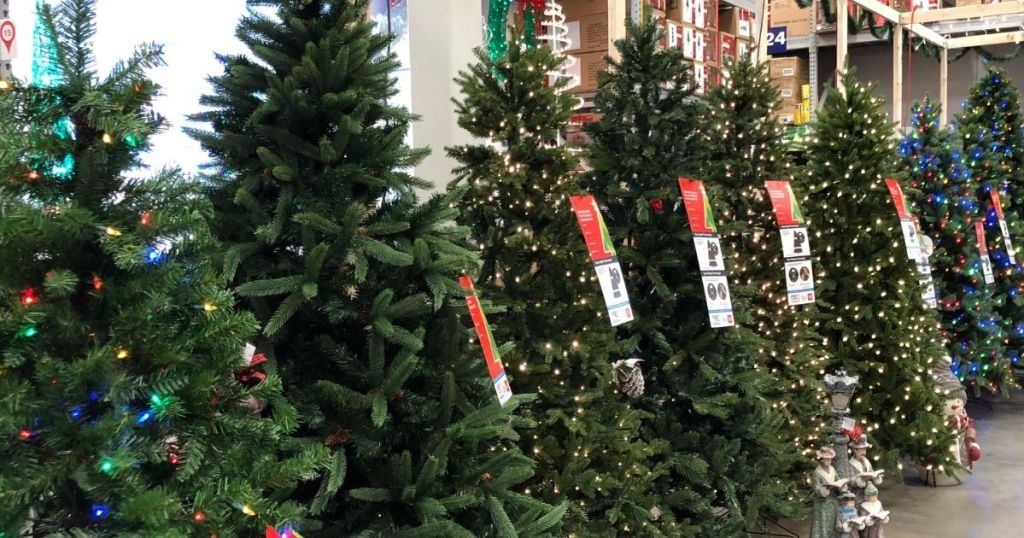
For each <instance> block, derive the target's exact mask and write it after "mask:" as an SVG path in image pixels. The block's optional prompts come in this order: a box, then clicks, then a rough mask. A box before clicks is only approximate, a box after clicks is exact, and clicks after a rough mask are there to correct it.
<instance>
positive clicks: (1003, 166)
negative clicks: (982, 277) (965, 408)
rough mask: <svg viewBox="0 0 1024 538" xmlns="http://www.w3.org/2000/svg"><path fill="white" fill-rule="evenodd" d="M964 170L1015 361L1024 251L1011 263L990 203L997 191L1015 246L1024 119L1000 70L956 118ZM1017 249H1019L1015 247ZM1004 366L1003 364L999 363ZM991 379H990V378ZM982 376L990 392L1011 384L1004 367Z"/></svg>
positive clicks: (1021, 328) (1023, 328) (1021, 345)
mask: <svg viewBox="0 0 1024 538" xmlns="http://www.w3.org/2000/svg"><path fill="white" fill-rule="evenodd" d="M957 127H958V130H959V133H960V138H961V140H962V142H963V155H964V158H965V159H966V161H967V167H968V168H969V169H970V170H971V173H972V174H973V176H974V180H975V182H976V183H977V188H976V192H975V196H976V200H977V202H978V203H979V204H981V207H982V211H984V218H985V230H986V232H987V233H986V238H987V240H988V246H989V251H990V253H991V257H992V266H993V270H994V272H995V279H996V290H997V295H998V296H999V298H1000V302H1001V305H1000V306H999V307H998V313H999V315H1000V316H1002V318H1003V325H1004V328H1005V331H1006V333H1007V335H1008V350H1009V352H1010V355H1011V356H1012V358H1013V359H1014V360H1017V359H1019V357H1020V354H1021V352H1022V351H1024V297H1022V296H1021V293H1022V292H1024V270H1022V265H1021V263H1022V257H1024V253H1016V252H1015V253H1014V254H1015V256H1014V258H1013V260H1012V261H1011V258H1010V256H1009V252H1008V251H1007V245H1006V242H1005V240H1004V237H1003V233H1002V232H1001V230H1000V225H999V218H998V215H997V211H996V208H995V206H994V203H993V196H992V194H993V193H997V194H998V196H999V199H1000V203H1001V204H1002V208H1003V210H1004V211H1003V213H1004V215H1005V220H1006V224H1007V228H1008V229H1007V230H1006V231H1007V232H1008V233H1009V235H1010V237H1011V242H1012V241H1017V243H1018V245H1019V244H1020V242H1021V241H1022V240H1024V239H1018V238H1024V220H1022V219H1024V202H1021V200H1022V197H1024V132H1022V129H1024V117H1022V116H1021V111H1020V97H1019V95H1018V93H1017V89H1016V88H1015V87H1014V86H1013V83H1012V82H1011V80H1010V77H1009V76H1008V75H1007V73H1006V72H1005V71H1003V70H1002V69H995V68H992V69H989V70H988V71H987V72H986V74H985V76H984V77H982V79H981V80H979V81H978V82H977V84H975V85H974V86H973V87H972V88H971V93H970V96H968V98H967V101H966V102H965V103H964V109H963V112H962V113H961V114H960V115H959V116H957ZM1017 249H1018V251H1019V246H1018V247H1017ZM1003 364H1005V363H1003ZM993 376H994V377H993ZM986 377H987V378H988V380H989V381H991V382H993V383H995V384H994V385H992V386H991V387H989V388H990V389H996V390H1003V391H1005V390H1006V389H1007V388H1008V386H1010V385H1011V383H1012V382H1013V378H1012V377H1008V376H1007V375H1006V372H1005V367H1000V368H994V369H993V370H990V372H989V373H988V374H986Z"/></svg>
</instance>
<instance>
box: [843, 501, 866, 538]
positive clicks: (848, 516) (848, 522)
mask: <svg viewBox="0 0 1024 538" xmlns="http://www.w3.org/2000/svg"><path fill="white" fill-rule="evenodd" d="M865 520H866V518H864V517H861V515H860V512H858V511H857V496H856V495H854V494H852V493H850V492H846V493H843V494H842V495H840V496H839V510H838V511H837V512H836V534H837V536H838V538H860V537H861V536H862V535H861V534H860V530H861V529H863V528H864V527H865V526H866V523H865Z"/></svg>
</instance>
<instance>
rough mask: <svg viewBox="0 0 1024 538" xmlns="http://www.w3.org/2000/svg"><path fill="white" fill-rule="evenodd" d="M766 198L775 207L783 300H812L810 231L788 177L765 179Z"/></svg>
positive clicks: (812, 276)
mask: <svg viewBox="0 0 1024 538" xmlns="http://www.w3.org/2000/svg"><path fill="white" fill-rule="evenodd" d="M764 185H765V188H767V189H768V198H769V199H771V201H772V209H774V210H775V221H776V222H778V223H779V235H780V236H781V238H782V258H783V260H784V263H785V266H784V268H783V278H784V279H785V280H786V300H787V301H788V302H789V304H790V305H792V306H796V305H802V304H808V303H813V302H814V268H813V266H812V265H811V234H809V233H807V226H806V225H805V224H804V215H803V212H801V211H800V204H799V203H798V202H797V200H796V196H795V195H794V194H793V188H792V186H790V184H789V182H788V181H765V182H764Z"/></svg>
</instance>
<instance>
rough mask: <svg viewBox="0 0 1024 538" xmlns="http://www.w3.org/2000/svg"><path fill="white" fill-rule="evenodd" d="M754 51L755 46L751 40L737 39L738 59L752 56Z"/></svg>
mask: <svg viewBox="0 0 1024 538" xmlns="http://www.w3.org/2000/svg"><path fill="white" fill-rule="evenodd" d="M753 50H754V44H753V42H751V41H750V40H749V39H740V38H736V57H737V58H743V57H748V56H750V53H751V52H753Z"/></svg>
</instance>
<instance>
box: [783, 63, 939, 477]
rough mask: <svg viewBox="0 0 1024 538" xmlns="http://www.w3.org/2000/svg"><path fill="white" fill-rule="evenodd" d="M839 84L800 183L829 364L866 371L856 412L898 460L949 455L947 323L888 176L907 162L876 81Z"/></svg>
mask: <svg viewBox="0 0 1024 538" xmlns="http://www.w3.org/2000/svg"><path fill="white" fill-rule="evenodd" d="M842 81H843V85H844V86H845V88H846V89H845V91H844V92H840V91H838V90H831V91H830V92H829V95H828V98H827V103H826V106H825V108H824V110H822V112H821V113H820V114H819V116H818V121H817V123H816V125H815V137H814V139H813V140H812V141H811V142H810V144H809V146H808V163H807V167H806V170H805V173H803V174H801V175H800V176H799V178H800V181H798V182H797V181H795V182H794V183H795V184H794V188H795V190H796V192H797V193H798V194H799V195H801V196H803V199H802V200H801V201H802V204H801V207H803V208H804V212H805V216H806V217H808V222H809V224H808V226H809V227H810V230H812V231H813V235H814V241H815V247H814V253H815V266H814V267H815V270H816V271H817V273H818V277H819V288H820V290H819V292H818V310H819V313H820V314H819V316H818V319H819V323H820V326H819V328H818V332H819V333H821V334H822V336H823V345H825V346H826V347H827V348H828V349H829V350H830V359H831V360H830V362H829V364H828V366H827V369H828V370H838V369H845V370H846V371H847V372H848V373H850V374H851V375H857V376H859V377H860V383H859V385H858V388H857V393H856V395H855V397H854V401H853V403H852V404H851V407H852V417H853V418H855V419H857V420H858V421H860V422H861V424H862V425H863V427H864V430H865V431H866V432H867V433H868V434H869V435H871V436H872V439H873V443H874V444H875V446H877V447H880V448H881V449H882V450H883V451H884V452H885V454H884V456H885V460H884V461H885V462H886V463H888V464H893V463H896V462H897V461H898V456H899V455H900V454H908V455H910V456H912V457H913V458H914V459H915V460H916V461H919V462H926V463H932V464H942V463H944V462H947V461H948V458H949V456H948V454H947V453H946V451H945V450H944V449H943V448H939V447H945V446H948V438H947V433H946V432H947V429H946V426H945V425H944V424H943V419H942V416H941V412H942V401H941V398H940V396H939V395H938V394H937V393H936V392H935V389H934V387H933V383H932V380H931V377H930V376H929V375H927V374H928V372H929V371H930V370H931V368H932V364H933V363H935V362H936V361H940V360H942V357H943V354H944V350H943V348H942V337H941V326H940V323H939V319H938V317H937V316H936V314H935V313H934V312H932V311H931V310H927V309H925V307H924V305H923V303H922V300H921V290H920V287H919V285H918V273H917V267H916V265H915V262H913V261H911V260H910V259H908V257H907V251H906V248H905V246H904V241H903V236H902V231H901V230H902V228H901V224H900V222H899V220H898V217H897V212H896V209H895V206H894V204H893V200H892V198H891V197H890V193H889V191H888V189H887V187H886V183H885V180H886V179H887V178H890V177H895V178H897V179H900V180H901V181H904V182H905V181H906V180H905V178H901V176H900V175H897V174H896V172H897V170H899V164H898V163H897V160H896V147H895V144H894V143H893V141H892V130H893V125H892V124H890V123H889V122H888V119H887V117H886V115H885V112H883V110H882V106H883V104H882V100H881V99H878V98H877V97H875V96H874V95H873V92H874V86H873V85H869V84H861V83H860V82H859V81H858V80H857V78H856V77H855V76H854V75H853V74H852V73H851V72H849V71H847V72H845V73H843V74H842Z"/></svg>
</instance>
